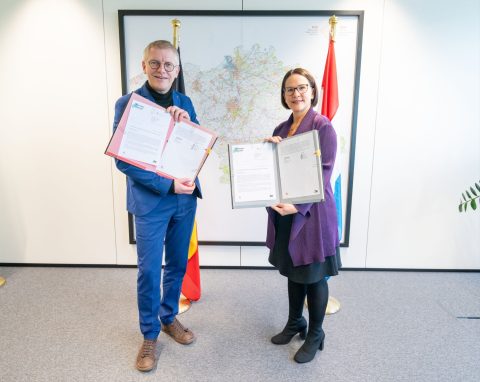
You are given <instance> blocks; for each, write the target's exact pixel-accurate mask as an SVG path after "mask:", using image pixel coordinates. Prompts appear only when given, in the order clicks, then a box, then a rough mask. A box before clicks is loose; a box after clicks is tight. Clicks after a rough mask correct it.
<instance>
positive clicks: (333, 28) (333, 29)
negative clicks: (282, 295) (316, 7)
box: [305, 15, 340, 314]
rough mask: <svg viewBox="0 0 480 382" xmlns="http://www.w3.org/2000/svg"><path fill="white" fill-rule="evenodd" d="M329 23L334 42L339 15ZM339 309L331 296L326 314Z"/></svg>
mask: <svg viewBox="0 0 480 382" xmlns="http://www.w3.org/2000/svg"><path fill="white" fill-rule="evenodd" d="M328 23H329V24H330V39H331V40H332V41H333V42H335V32H336V26H337V24H338V17H337V16H335V15H332V16H331V17H330V18H329V19H328ZM329 43H330V41H329ZM305 306H308V304H307V300H306V299H305ZM339 310H340V302H339V301H338V300H337V299H336V298H335V297H332V296H329V297H328V303H327V308H326V309H325V314H335V313H337V312H338V311H339Z"/></svg>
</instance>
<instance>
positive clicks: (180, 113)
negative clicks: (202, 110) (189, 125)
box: [167, 106, 190, 122]
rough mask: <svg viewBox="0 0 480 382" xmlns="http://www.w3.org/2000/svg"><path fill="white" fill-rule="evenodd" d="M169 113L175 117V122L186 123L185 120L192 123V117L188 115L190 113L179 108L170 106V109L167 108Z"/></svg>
mask: <svg viewBox="0 0 480 382" xmlns="http://www.w3.org/2000/svg"><path fill="white" fill-rule="evenodd" d="M167 111H168V112H169V113H170V115H171V116H172V117H173V119H174V120H175V122H180V121H185V120H186V121H190V115H188V112H186V111H185V110H183V109H180V108H179V107H177V106H169V107H167Z"/></svg>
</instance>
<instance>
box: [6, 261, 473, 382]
mask: <svg viewBox="0 0 480 382" xmlns="http://www.w3.org/2000/svg"><path fill="white" fill-rule="evenodd" d="M201 274H202V293H203V294H202V298H201V300H200V301H198V302H196V303H194V304H193V306H192V308H191V309H190V310H189V311H188V312H186V313H184V314H182V315H181V316H180V317H179V318H180V320H181V321H182V323H184V324H185V325H186V326H188V327H190V328H191V329H192V330H194V331H195V333H196V334H197V336H198V340H197V341H196V342H195V343H194V344H193V345H190V346H182V345H179V344H177V343H175V342H174V341H173V340H172V339H170V338H167V336H165V335H164V334H161V335H160V337H159V343H160V346H159V363H158V367H157V368H156V369H155V370H153V371H152V372H150V373H146V374H142V373H140V372H138V371H136V370H135V367H134V361H135V356H136V353H137V350H138V346H139V345H140V343H141V336H140V334H139V331H138V326H137V310H136V297H135V283H136V269H131V268H130V269H110V268H36V267H0V275H2V276H3V277H5V278H6V279H7V284H6V285H5V286H4V287H2V288H0V354H1V356H0V381H2V382H11V381H12V382H13V381H15V382H18V381H228V382H234V381H302V382H308V381H462V382H464V381H478V380H480V366H479V365H480V320H479V319H475V318H458V317H480V274H479V273H449V272H445V273H441V272H440V273H435V272H368V271H342V272H341V275H340V276H338V277H335V278H332V279H331V280H330V281H329V286H330V292H331V295H333V296H335V297H336V298H337V299H338V300H339V301H340V302H341V304H342V309H341V310H340V312H339V313H337V314H335V315H332V316H327V318H326V320H325V325H324V328H325V332H326V340H325V350H324V351H323V352H319V353H318V354H317V356H316V358H315V359H314V361H313V362H311V363H309V364H304V365H298V364H296V363H295V362H294V361H293V359H292V358H293V355H294V354H295V351H296V350H297V349H298V348H299V347H300V345H301V341H300V339H299V338H298V336H297V337H296V338H294V340H293V341H292V342H291V343H290V344H289V345H285V346H275V345H273V344H271V343H270V341H269V338H270V337H271V336H272V335H273V334H275V333H276V332H278V331H279V330H281V328H282V327H283V325H284V324H285V320H286V316H287V306H288V305H287V304H288V302H287V294H286V279H285V278H283V277H282V276H280V275H279V274H278V273H277V272H276V271H274V270H222V269H215V270H213V269H204V270H202V272H201ZM305 314H306V316H307V312H305Z"/></svg>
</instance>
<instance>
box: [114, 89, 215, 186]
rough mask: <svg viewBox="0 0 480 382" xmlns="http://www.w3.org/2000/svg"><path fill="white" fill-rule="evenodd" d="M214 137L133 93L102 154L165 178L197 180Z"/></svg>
mask: <svg viewBox="0 0 480 382" xmlns="http://www.w3.org/2000/svg"><path fill="white" fill-rule="evenodd" d="M216 140H217V134H215V133H214V132H213V131H210V130H208V129H206V128H204V127H202V126H199V125H197V124H195V123H193V122H190V121H182V122H175V121H174V120H173V118H172V117H171V115H170V114H169V113H167V111H166V110H165V109H164V108H162V107H161V106H158V105H157V104H155V103H153V102H151V101H149V100H148V99H146V98H144V97H142V96H139V95H138V94H136V93H132V95H131V97H130V100H129V101H128V104H127V106H126V108H125V111H124V112H123V115H122V118H121V119H120V122H119V124H118V126H117V129H116V130H115V132H114V133H113V135H112V138H111V139H110V142H109V144H108V146H107V149H106V150H105V154H106V155H109V156H111V157H114V158H116V159H120V160H122V161H124V162H127V163H130V164H132V165H134V166H136V167H140V168H142V169H144V170H148V171H153V172H155V173H157V174H159V175H161V176H164V177H166V178H174V179H178V178H188V179H191V180H192V181H193V180H194V179H195V178H196V177H197V175H198V173H199V172H200V169H201V168H202V166H203V164H204V163H205V160H206V159H207V157H208V154H209V153H210V151H211V149H212V147H213V145H214V143H215V141H216Z"/></svg>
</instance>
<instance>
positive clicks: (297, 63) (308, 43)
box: [119, 10, 363, 246]
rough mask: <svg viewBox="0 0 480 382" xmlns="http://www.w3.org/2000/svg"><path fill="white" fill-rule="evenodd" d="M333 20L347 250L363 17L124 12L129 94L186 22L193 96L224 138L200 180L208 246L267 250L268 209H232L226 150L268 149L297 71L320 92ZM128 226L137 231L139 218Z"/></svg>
mask: <svg viewBox="0 0 480 382" xmlns="http://www.w3.org/2000/svg"><path fill="white" fill-rule="evenodd" d="M332 14H335V15H336V16H337V17H338V24H337V28H336V42H335V54H336V62H337V77H338V88H339V108H338V111H337V114H336V115H335V117H334V118H333V121H332V124H333V126H334V128H335V130H336V132H337V138H338V149H337V160H340V161H341V164H342V238H341V245H342V246H348V241H349V231H350V211H351V200H352V192H353V190H352V185H353V168H354V159H355V135H356V134H355V133H356V121H357V105H358V90H359V75H360V57H361V43H362V30H363V12H362V11H328V12H327V11H301V12H300V11H299V12H295V11H139V10H131V11H130V10H120V11H119V30H120V51H121V65H122V90H123V93H124V94H126V93H129V92H131V91H133V90H135V89H137V88H138V87H140V86H142V85H143V83H144V82H145V80H146V77H145V75H144V74H143V71H142V67H141V60H142V56H143V49H144V48H145V46H146V45H147V44H148V43H150V42H151V41H154V40H158V39H163V40H170V41H171V40H172V36H173V27H172V20H173V19H178V20H180V22H181V27H180V29H179V30H178V33H179V46H180V50H181V60H182V68H183V73H184V78H185V90H186V94H187V95H188V96H189V97H190V98H191V99H192V101H193V104H194V106H195V110H196V112H197V116H198V120H199V121H200V123H201V124H202V125H203V126H205V127H207V128H209V129H211V130H213V131H215V132H216V133H218V135H219V139H218V141H217V143H216V145H215V147H214V149H213V151H212V153H211V154H210V156H209V158H208V160H207V162H206V164H205V166H204V168H203V169H202V172H201V173H200V181H201V184H202V192H203V195H204V199H202V200H200V201H199V204H198V210H197V223H198V237H199V242H200V244H208V245H215V244H218V245H239V246H244V245H264V243H265V237H266V226H267V214H266V211H265V209H264V208H250V209H236V210H233V209H232V203H231V195H230V185H229V173H228V151H227V145H228V143H231V144H236V143H247V142H252V143H253V142H258V141H261V140H262V139H263V138H265V137H267V136H271V134H272V131H273V130H274V128H275V127H276V126H277V125H278V124H279V123H280V122H282V121H284V120H286V119H287V118H288V116H289V115H290V112H289V110H286V109H284V108H283V107H282V105H281V103H280V95H281V92H280V86H281V81H282V78H283V76H284V75H285V73H286V72H287V71H288V70H289V69H293V68H295V67H303V68H306V69H308V70H309V71H310V72H311V73H313V75H314V76H315V78H316V80H317V84H318V85H319V86H320V85H321V82H322V78H323V70H324V67H325V60H326V56H327V50H328V42H329V28H330V27H329V23H328V19H329V17H330V16H332ZM320 100H321V97H320ZM319 106H320V105H319ZM129 222H130V226H131V222H132V219H130V220H129ZM133 231H134V230H133V227H130V232H131V233H132V232H133ZM131 239H132V238H131Z"/></svg>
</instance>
